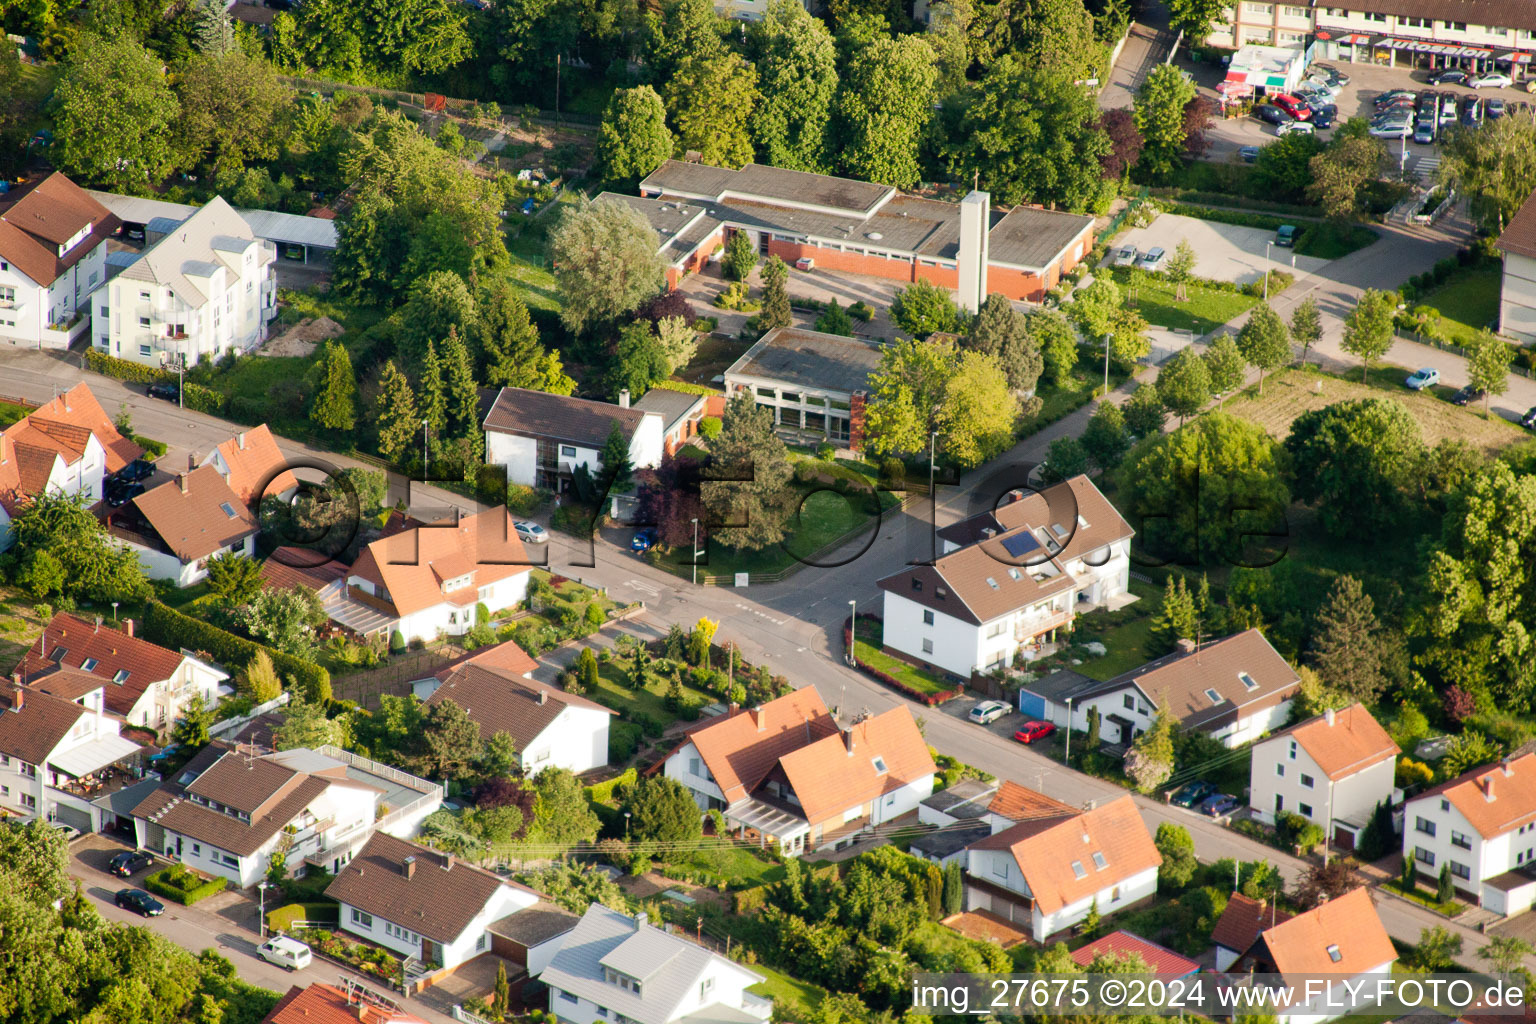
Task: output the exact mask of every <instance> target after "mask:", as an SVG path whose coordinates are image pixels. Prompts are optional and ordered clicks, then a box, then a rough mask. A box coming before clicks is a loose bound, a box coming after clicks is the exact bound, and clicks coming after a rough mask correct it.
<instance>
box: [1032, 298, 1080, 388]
mask: <svg viewBox="0 0 1536 1024" xmlns="http://www.w3.org/2000/svg"><path fill="white" fill-rule="evenodd" d="M1025 330H1026V331H1027V333H1028V334H1029V336H1030V337H1031V338H1032V339H1033V340H1034V343H1035V347H1036V348H1037V349H1039V350H1040V355H1041V357H1042V358H1043V359H1044V360H1045V375H1046V376H1047V377H1048V378H1050V381H1051V383H1053V384H1055V385H1056V386H1058V387H1060V386H1062V385H1063V384H1065V383H1066V382H1067V381H1068V380H1070V379H1071V377H1072V373H1073V371H1074V370H1076V369H1077V332H1076V331H1074V330H1073V329H1072V324H1071V323H1069V322H1068V321H1067V318H1066V317H1064V316H1062V315H1061V314H1060V313H1058V312H1056V311H1055V310H1044V311H1042V312H1039V313H1033V314H1031V315H1030V316H1029V317H1028V318H1027V319H1026V320H1025Z"/></svg>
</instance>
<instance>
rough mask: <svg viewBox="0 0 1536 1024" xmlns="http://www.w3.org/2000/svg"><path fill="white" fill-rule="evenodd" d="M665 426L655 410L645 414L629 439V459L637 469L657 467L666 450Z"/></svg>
mask: <svg viewBox="0 0 1536 1024" xmlns="http://www.w3.org/2000/svg"><path fill="white" fill-rule="evenodd" d="M664 435H665V427H664V425H663V424H662V422H661V417H660V416H659V415H657V414H656V413H654V412H648V413H646V414H645V418H644V419H642V420H641V421H640V425H639V426H638V427H636V428H635V434H634V436H633V437H631V438H630V439H629V461H630V463H631V464H632V465H633V466H634V467H635V468H636V469H655V468H656V467H657V466H659V465H661V456H662V454H663V453H664V452H665V450H666V438H665V436H664Z"/></svg>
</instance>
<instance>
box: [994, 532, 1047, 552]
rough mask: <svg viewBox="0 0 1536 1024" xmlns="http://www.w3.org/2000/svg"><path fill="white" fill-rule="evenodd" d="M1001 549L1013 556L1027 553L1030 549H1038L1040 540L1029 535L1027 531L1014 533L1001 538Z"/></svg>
mask: <svg viewBox="0 0 1536 1024" xmlns="http://www.w3.org/2000/svg"><path fill="white" fill-rule="evenodd" d="M1003 550H1004V551H1006V552H1008V553H1009V554H1010V555H1012V556H1013V557H1014V558H1019V557H1021V556H1023V555H1027V554H1029V553H1030V552H1031V551H1038V550H1040V542H1039V541H1037V540H1035V538H1034V537H1031V536H1030V535H1029V532H1028V531H1024V532H1022V533H1016V534H1014V535H1013V536H1012V537H1004V538H1003Z"/></svg>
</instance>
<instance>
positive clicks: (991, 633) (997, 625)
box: [987, 620, 1008, 640]
mask: <svg viewBox="0 0 1536 1024" xmlns="http://www.w3.org/2000/svg"><path fill="white" fill-rule="evenodd" d="M1007 630H1008V623H1007V621H1006V620H1000V621H998V622H994V623H992V625H990V626H988V627H987V639H988V640H990V639H992V638H993V637H995V636H1002V635H1003V633H1005V632H1007Z"/></svg>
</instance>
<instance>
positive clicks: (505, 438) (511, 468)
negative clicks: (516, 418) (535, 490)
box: [485, 430, 539, 487]
mask: <svg viewBox="0 0 1536 1024" xmlns="http://www.w3.org/2000/svg"><path fill="white" fill-rule="evenodd" d="M485 461H486V464H487V465H491V466H506V467H507V482H508V483H513V484H518V485H520V486H523V487H533V486H535V485H536V484H537V483H538V481H539V445H538V442H537V441H535V440H534V439H533V438H531V437H523V436H522V435H521V434H503V433H501V432H500V431H497V430H487V431H486V432H485Z"/></svg>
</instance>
